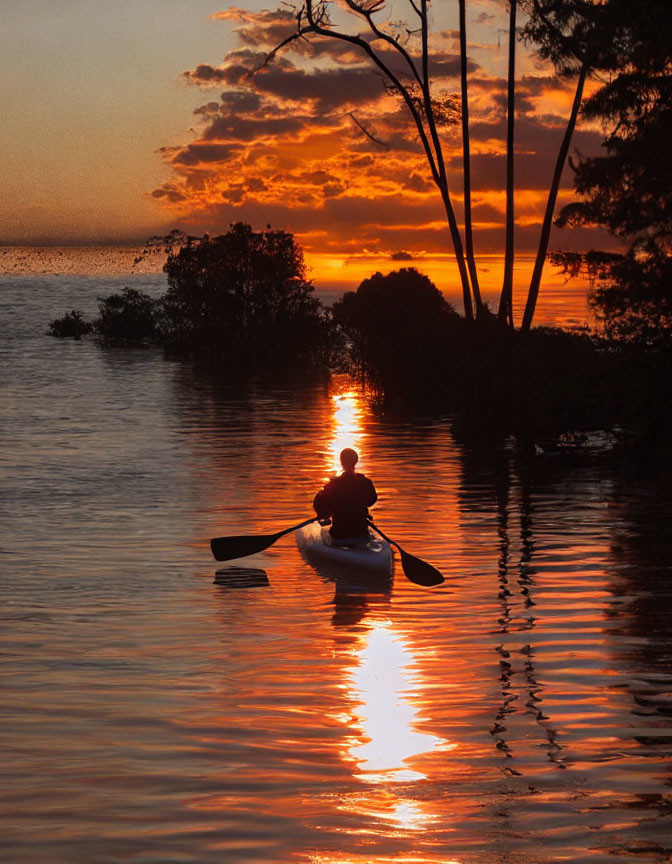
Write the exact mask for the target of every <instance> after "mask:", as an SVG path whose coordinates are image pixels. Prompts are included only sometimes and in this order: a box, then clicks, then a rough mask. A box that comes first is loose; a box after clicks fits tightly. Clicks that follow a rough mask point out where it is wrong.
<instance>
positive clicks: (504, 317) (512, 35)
mask: <svg viewBox="0 0 672 864" xmlns="http://www.w3.org/2000/svg"><path fill="white" fill-rule="evenodd" d="M517 6H518V4H517V0H510V3H509V70H508V79H507V96H506V236H505V241H504V279H503V284H502V294H501V297H500V301H499V312H498V317H499V319H500V321H505V322H506V323H507V324H508V325H509V327H513V256H514V236H513V234H514V228H515V214H514V192H515V188H514V173H513V171H514V129H515V122H516V11H517Z"/></svg>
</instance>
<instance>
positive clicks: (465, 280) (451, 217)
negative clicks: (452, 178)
mask: <svg viewBox="0 0 672 864" xmlns="http://www.w3.org/2000/svg"><path fill="white" fill-rule="evenodd" d="M427 3H428V0H420V10H419V11H420V21H421V31H422V95H423V102H424V107H425V116H426V118H427V125H428V127H429V134H430V136H431V139H432V143H433V144H434V153H435V155H436V165H437V169H438V173H439V179H438V181H437V186H438V187H439V191H440V192H441V197H442V199H443V204H444V207H445V210H446V216H447V217H448V227H449V229H450V236H451V239H452V241H453V248H454V250H455V258H456V260H457V269H458V271H459V274H460V282H461V284H462V300H463V303H464V317H465V318H466V319H467V321H473V320H474V309H473V305H472V302H471V293H472V287H471V284H470V281H469V274H468V273H467V268H466V266H465V262H464V247H463V245H462V236H461V235H460V229H459V227H458V224H457V219H456V218H455V210H454V208H453V203H452V201H451V200H450V191H449V189H448V172H447V171H446V163H445V161H444V158H443V149H442V147H441V139H440V138H439V133H438V130H437V128H436V121H435V119H434V108H433V105H432V96H431V92H430V86H429V22H428V18H427Z"/></svg>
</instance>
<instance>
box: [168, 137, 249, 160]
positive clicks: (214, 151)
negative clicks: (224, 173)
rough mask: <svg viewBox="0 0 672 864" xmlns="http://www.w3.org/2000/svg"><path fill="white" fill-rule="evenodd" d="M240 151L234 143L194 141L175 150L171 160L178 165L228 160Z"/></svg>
mask: <svg viewBox="0 0 672 864" xmlns="http://www.w3.org/2000/svg"><path fill="white" fill-rule="evenodd" d="M239 152H240V147H237V146H235V145H232V144H206V143H204V142H202V141H193V142H192V143H191V144H187V146H186V147H181V148H180V149H179V150H177V151H176V152H173V153H172V155H171V158H170V160H169V161H170V162H171V163H172V164H173V165H178V166H179V165H201V164H203V163H208V162H209V163H212V162H226V161H227V160H228V159H230V158H231V157H232V156H237V155H238V153H239Z"/></svg>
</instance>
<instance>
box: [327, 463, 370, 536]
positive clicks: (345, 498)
mask: <svg viewBox="0 0 672 864" xmlns="http://www.w3.org/2000/svg"><path fill="white" fill-rule="evenodd" d="M340 459H341V465H342V466H343V473H342V474H341V475H340V476H338V477H333V478H332V479H331V480H330V481H329V482H328V483H327V484H326V486H325V487H324V489H322V490H321V491H320V492H318V493H317V495H316V496H315V500H314V501H313V507H314V508H315V512H316V513H317V515H318V517H319V519H320V522H322V524H325V525H328V524H329V520H330V519H331V528H330V529H329V533H330V534H331V536H332V537H333V538H334V540H341V541H343V540H351V541H357V540H362V539H368V536H369V527H368V523H367V516H368V515H369V510H368V508H369V507H371V505H372V504H375V503H376V500H377V498H378V494H377V493H376V490H375V487H374V485H373V483H372V482H371V481H370V480H369V478H368V477H365V476H364V474H358V473H357V472H356V471H355V466H356V465H357V462H358V461H359V456H358V455H357V453H356V452H355V451H354V450H352V449H351V448H350V447H346V448H345V450H342V451H341V456H340Z"/></svg>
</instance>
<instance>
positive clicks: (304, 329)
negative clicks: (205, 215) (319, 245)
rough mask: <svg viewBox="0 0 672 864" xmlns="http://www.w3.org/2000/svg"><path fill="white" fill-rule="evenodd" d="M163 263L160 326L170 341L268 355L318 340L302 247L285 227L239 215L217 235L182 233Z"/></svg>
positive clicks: (312, 346) (320, 331)
mask: <svg viewBox="0 0 672 864" xmlns="http://www.w3.org/2000/svg"><path fill="white" fill-rule="evenodd" d="M164 270H165V272H166V274H167V276H168V291H167V293H166V295H165V297H164V298H163V311H162V321H161V333H162V338H163V341H164V342H165V343H166V344H168V345H170V346H172V347H175V348H178V349H183V350H187V351H190V352H203V351H207V352H211V353H212V352H216V353H219V354H221V355H222V356H226V357H228V358H231V359H250V360H254V359H266V360H269V359H283V358H286V357H289V356H297V355H300V354H302V353H305V354H309V353H311V352H314V351H315V350H318V349H319V348H320V345H321V343H322V342H324V340H325V337H326V319H325V313H324V310H323V309H322V306H321V304H320V302H319V300H318V299H317V298H315V297H314V296H313V286H312V285H311V283H310V282H309V281H308V280H307V279H306V267H305V263H304V260H303V251H302V249H301V247H300V246H298V245H297V244H296V242H295V241H294V237H293V236H292V235H291V234H289V233H287V232H286V231H272V230H270V229H267V230H265V231H259V232H257V231H253V230H252V228H251V227H250V226H249V225H246V224H244V223H242V222H238V223H235V224H233V225H231V226H230V228H229V230H228V231H227V232H226V233H225V234H222V235H220V236H217V237H210V236H208V235H207V234H206V235H205V236H204V237H202V238H194V237H186V238H184V242H183V243H182V245H180V247H179V249H177V251H175V249H173V251H171V252H170V254H169V255H168V259H167V261H166V264H165V266H164Z"/></svg>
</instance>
